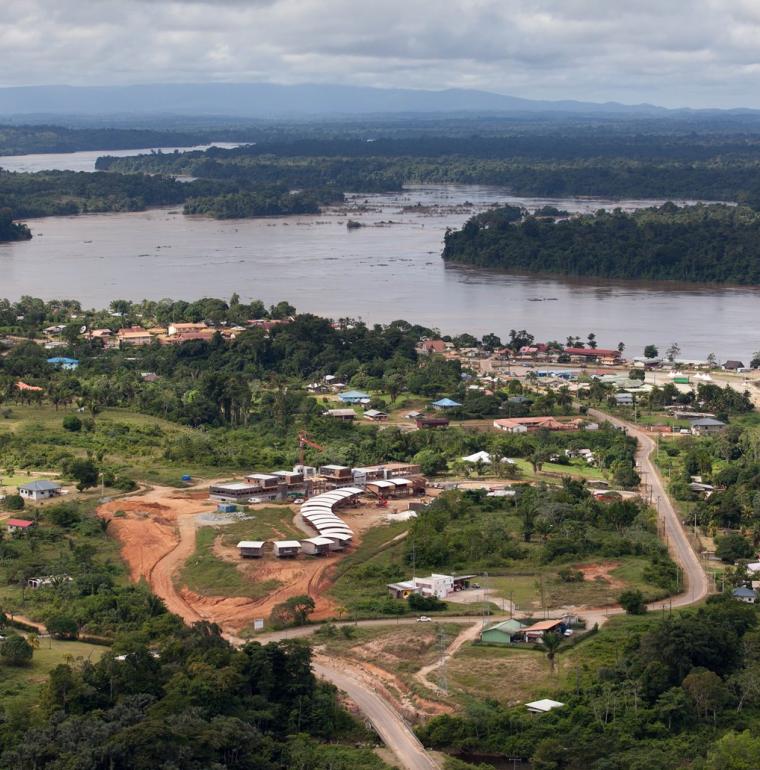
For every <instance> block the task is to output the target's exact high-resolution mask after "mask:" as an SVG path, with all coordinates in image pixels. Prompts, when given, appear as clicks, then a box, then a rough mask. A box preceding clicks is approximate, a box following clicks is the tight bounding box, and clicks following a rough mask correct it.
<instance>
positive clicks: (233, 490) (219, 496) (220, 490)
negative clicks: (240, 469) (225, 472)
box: [208, 481, 259, 503]
mask: <svg viewBox="0 0 760 770" xmlns="http://www.w3.org/2000/svg"><path fill="white" fill-rule="evenodd" d="M258 490H259V488H258V487H257V486H256V485H255V484H251V483H248V482H243V481H229V482H227V483H224V484H212V485H211V486H210V487H209V490H208V494H209V497H210V498H211V499H212V500H221V501H223V502H232V503H237V502H240V501H248V499H249V498H251V497H253V496H255V495H258V494H259V491H258Z"/></svg>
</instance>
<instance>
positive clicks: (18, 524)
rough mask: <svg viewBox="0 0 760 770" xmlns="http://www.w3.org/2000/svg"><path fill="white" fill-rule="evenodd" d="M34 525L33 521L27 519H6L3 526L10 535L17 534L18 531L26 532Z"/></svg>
mask: <svg viewBox="0 0 760 770" xmlns="http://www.w3.org/2000/svg"><path fill="white" fill-rule="evenodd" d="M33 526H34V522H33V521H29V519H6V522H5V528H6V529H7V530H8V532H10V533H11V534H12V535H17V534H19V533H20V532H26V531H27V530H29V529H31V528H32V527H33Z"/></svg>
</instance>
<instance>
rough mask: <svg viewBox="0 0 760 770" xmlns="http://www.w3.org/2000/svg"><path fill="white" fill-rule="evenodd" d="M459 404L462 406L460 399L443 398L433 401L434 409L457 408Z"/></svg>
mask: <svg viewBox="0 0 760 770" xmlns="http://www.w3.org/2000/svg"><path fill="white" fill-rule="evenodd" d="M458 406H462V405H461V404H460V403H459V401H454V400H453V399H450V398H441V399H439V400H438V401H433V409H456V408H457V407H458Z"/></svg>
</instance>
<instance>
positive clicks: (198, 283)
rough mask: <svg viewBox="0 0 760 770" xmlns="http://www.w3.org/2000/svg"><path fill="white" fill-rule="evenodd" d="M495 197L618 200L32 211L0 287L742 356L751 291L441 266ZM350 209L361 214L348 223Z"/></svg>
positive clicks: (477, 193) (457, 196)
mask: <svg viewBox="0 0 760 770" xmlns="http://www.w3.org/2000/svg"><path fill="white" fill-rule="evenodd" d="M132 152H134V151H132ZM124 154H128V153H124ZM82 155H83V153H73V154H69V155H68V156H55V157H58V158H62V157H68V158H69V159H70V160H69V161H68V162H69V163H70V164H71V165H73V164H78V166H81V165H82V164H83V161H81V160H79V159H77V158H76V157H75V156H82ZM26 157H27V162H28V159H29V158H30V156H26ZM3 160H4V159H0V165H2V163H3ZM45 162H49V161H44V160H42V161H41V162H40V163H39V165H38V166H37V167H42V164H43V163H45ZM61 162H62V163H64V162H65V161H61ZM71 165H70V167H71ZM47 167H50V166H49V165H48V166H47ZM83 170H84V169H83ZM365 202H366V205H363V204H365ZM496 202H515V203H520V204H522V205H525V206H528V207H529V208H532V207H536V206H540V205H543V204H544V203H551V204H553V205H556V206H558V207H560V208H565V209H569V210H573V211H592V210H595V209H597V208H599V207H602V206H607V207H609V206H611V205H615V204H611V203H610V202H608V201H607V202H605V201H601V200H588V199H564V200H551V201H546V200H543V199H542V200H538V199H526V198H515V197H512V196H510V195H509V194H508V193H506V192H505V191H504V190H503V189H500V188H490V187H479V186H425V187H410V188H408V189H406V190H405V191H404V192H403V193H401V194H387V195H367V196H358V197H355V198H352V200H351V202H350V205H349V207H348V209H347V210H346V209H336V210H331V211H327V212H325V213H323V214H321V215H315V216H300V217H287V218H272V219H256V220H234V221H232V220H230V221H215V220H212V219H207V218H202V217H186V216H183V214H182V213H181V212H180V211H177V210H168V209H161V210H154V211H148V212H142V213H128V214H96V215H86V216H79V217H51V218H47V219H39V220H33V221H31V222H30V224H31V227H32V231H33V233H34V236H35V237H34V238H33V239H32V240H31V241H27V242H23V243H14V244H3V245H0V297H7V298H10V299H17V298H19V297H20V296H21V295H23V294H30V295H33V296H37V297H42V298H44V299H52V298H76V299H79V300H80V301H81V302H82V303H83V304H84V305H85V306H88V307H105V306H107V305H108V303H109V302H110V301H111V300H112V299H116V298H124V299H131V300H140V299H143V298H146V299H161V298H164V297H172V298H182V299H194V298H198V297H201V296H215V297H225V298H226V297H229V296H230V295H231V294H232V293H233V292H237V293H238V294H239V295H240V296H241V297H242V298H243V299H244V300H248V299H261V300H263V301H264V302H266V303H267V304H271V303H274V302H277V301H279V300H281V299H286V300H288V301H289V302H291V303H292V304H294V305H295V306H296V307H297V308H298V309H299V310H301V311H308V312H313V313H318V314H323V315H326V316H330V317H333V318H339V317H346V316H349V317H355V318H363V319H364V320H365V321H367V322H369V323H373V322H388V321H392V320H395V319H399V318H403V319H406V320H408V321H411V322H413V323H420V324H423V325H426V326H431V327H437V328H439V329H440V330H441V331H442V332H443V333H457V332H463V331H469V332H471V333H473V334H478V335H480V334H484V333H487V332H495V333H496V334H499V335H500V336H503V337H506V336H507V334H508V332H509V330H510V329H512V328H516V329H523V328H525V329H528V330H529V331H530V332H531V333H533V334H534V335H535V336H536V338H537V339H540V340H545V339H558V340H561V341H564V339H565V337H567V336H568V335H570V334H572V335H578V336H581V337H585V336H586V335H587V334H588V333H589V332H594V333H595V334H596V335H597V339H598V340H599V344H600V347H614V346H616V345H617V344H618V342H621V341H622V342H624V343H625V344H626V348H627V352H628V353H629V354H631V355H639V354H641V351H642V348H643V346H644V345H647V344H649V343H654V344H656V345H658V346H659V347H660V348H661V350H662V349H664V348H665V347H667V346H668V345H669V344H670V343H672V342H678V343H679V345H680V347H681V350H682V355H683V356H685V357H689V358H698V357H702V358H703V357H705V356H707V354H708V353H711V352H714V353H716V355H717V356H718V357H719V358H721V359H725V358H739V359H742V360H744V361H745V363H747V359H748V358H749V357H750V356H751V354H752V353H753V352H754V351H755V350H757V349H759V348H760V314H759V313H758V310H760V290H757V289H747V288H716V287H713V286H693V285H681V284H678V285H675V284H652V283H641V284H638V283H620V282H607V281H600V280H583V281H579V280H564V279H558V278H547V277H537V276H523V275H510V274H505V273H499V272H495V271H489V270H482V269H472V268H459V267H451V266H449V267H447V266H445V265H444V263H443V261H442V260H441V258H440V253H441V247H442V243H443V235H444V233H445V230H446V228H447V227H459V226H460V225H461V224H462V223H463V222H464V221H465V220H466V219H467V218H468V217H469V216H470V215H471V214H472V213H473V212H474V211H478V210H481V209H483V208H485V207H486V206H488V205H490V204H493V203H496ZM648 203H649V202H647V201H625V202H623V203H621V204H618V205H621V206H622V207H623V208H634V207H639V206H642V205H647V204H648ZM417 204H420V205H419V207H417V208H415V207H416V206H417ZM348 217H350V218H351V219H354V220H357V221H359V222H361V223H362V224H363V225H365V226H364V227H362V228H359V229H353V230H349V229H347V228H346V220H347V218H348Z"/></svg>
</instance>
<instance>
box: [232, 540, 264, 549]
mask: <svg viewBox="0 0 760 770" xmlns="http://www.w3.org/2000/svg"><path fill="white" fill-rule="evenodd" d="M265 542H266V541H265V540H241V541H240V542H239V543H238V544H237V547H238V548H263V547H264V543H265Z"/></svg>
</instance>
